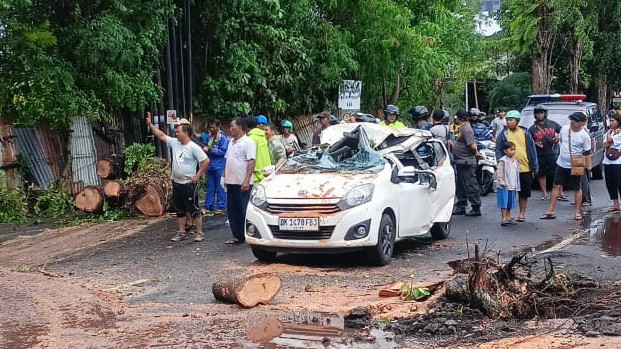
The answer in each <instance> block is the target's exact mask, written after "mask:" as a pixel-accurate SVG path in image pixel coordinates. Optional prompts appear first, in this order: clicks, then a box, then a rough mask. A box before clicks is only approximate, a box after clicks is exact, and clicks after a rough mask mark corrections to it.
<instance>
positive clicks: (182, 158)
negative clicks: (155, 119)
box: [146, 113, 209, 242]
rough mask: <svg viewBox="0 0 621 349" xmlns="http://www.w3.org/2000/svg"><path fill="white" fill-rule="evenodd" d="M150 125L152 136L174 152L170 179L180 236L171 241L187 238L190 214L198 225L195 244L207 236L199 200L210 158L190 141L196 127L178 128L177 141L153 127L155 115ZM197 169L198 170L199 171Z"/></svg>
mask: <svg viewBox="0 0 621 349" xmlns="http://www.w3.org/2000/svg"><path fill="white" fill-rule="evenodd" d="M146 122H147V125H148V126H149V129H150V130H151V133H153V135H154V136H155V137H157V139H159V140H160V141H162V142H165V143H166V145H167V146H168V148H170V150H171V151H172V157H171V162H172V173H171V176H170V178H171V179H172V182H173V192H172V206H173V207H174V209H175V211H176V213H177V233H176V234H175V236H174V237H173V238H172V239H170V241H172V242H177V241H179V240H184V239H187V236H188V232H187V231H186V214H188V213H189V214H190V216H191V217H192V220H193V222H194V225H195V226H196V237H195V238H194V241H195V242H201V241H203V239H204V236H205V235H204V233H203V218H202V215H201V212H200V210H199V209H198V200H197V199H196V182H198V180H199V179H200V178H201V176H202V175H203V173H205V171H206V170H207V166H209V158H208V157H207V155H206V154H205V152H204V151H203V150H202V149H201V147H200V146H199V145H198V144H196V143H194V142H193V141H192V140H191V139H190V136H191V135H192V127H191V126H190V125H189V124H187V123H184V124H180V125H178V126H177V127H176V128H175V138H173V137H169V136H167V135H166V134H165V133H164V132H162V131H160V130H159V129H158V128H157V127H155V125H153V123H152V121H151V113H147V117H146ZM197 168H198V171H196V169H197Z"/></svg>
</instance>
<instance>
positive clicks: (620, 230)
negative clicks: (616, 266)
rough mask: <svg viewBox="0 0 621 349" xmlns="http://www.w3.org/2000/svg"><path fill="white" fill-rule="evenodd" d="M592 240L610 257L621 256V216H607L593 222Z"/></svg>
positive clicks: (591, 228)
mask: <svg viewBox="0 0 621 349" xmlns="http://www.w3.org/2000/svg"><path fill="white" fill-rule="evenodd" d="M589 235H590V237H591V239H593V240H595V241H597V242H598V243H599V245H600V249H601V250H602V251H603V252H606V254H608V255H610V256H621V214H618V213H617V214H614V215H606V216H605V217H604V218H601V219H594V220H592V221H591V224H590V227H589Z"/></svg>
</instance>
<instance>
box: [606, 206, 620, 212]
mask: <svg viewBox="0 0 621 349" xmlns="http://www.w3.org/2000/svg"><path fill="white" fill-rule="evenodd" d="M619 211H621V208H619V207H611V208H609V209H608V212H609V213H612V212H619Z"/></svg>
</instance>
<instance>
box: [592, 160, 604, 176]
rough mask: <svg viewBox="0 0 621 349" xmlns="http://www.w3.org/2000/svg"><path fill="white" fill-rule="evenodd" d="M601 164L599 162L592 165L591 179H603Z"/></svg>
mask: <svg viewBox="0 0 621 349" xmlns="http://www.w3.org/2000/svg"><path fill="white" fill-rule="evenodd" d="M602 167H603V165H602V164H601V163H600V164H599V165H597V166H595V167H593V168H592V169H591V179H603V178H604V176H603V175H602V172H603V171H602V170H603V168H602Z"/></svg>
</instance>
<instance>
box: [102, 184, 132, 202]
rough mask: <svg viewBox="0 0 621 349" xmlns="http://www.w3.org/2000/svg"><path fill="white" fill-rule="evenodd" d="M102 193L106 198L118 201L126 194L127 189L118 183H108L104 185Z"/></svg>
mask: <svg viewBox="0 0 621 349" xmlns="http://www.w3.org/2000/svg"><path fill="white" fill-rule="evenodd" d="M103 192H104V195H105V196H106V197H107V198H111V199H118V198H120V197H122V196H123V195H125V194H126V193H127V189H126V188H125V185H123V183H121V182H119V181H109V182H107V183H106V184H105V185H104V187H103Z"/></svg>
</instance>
